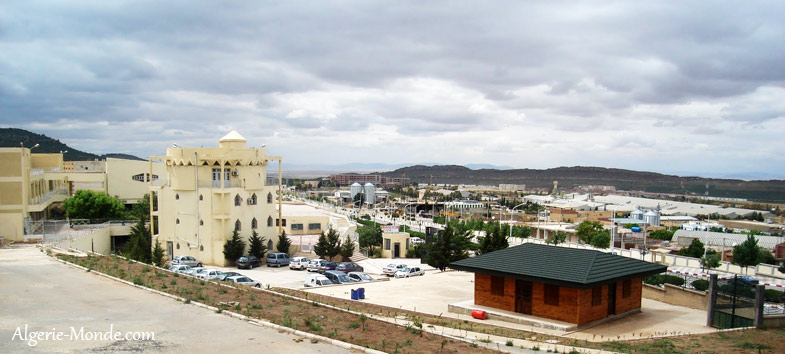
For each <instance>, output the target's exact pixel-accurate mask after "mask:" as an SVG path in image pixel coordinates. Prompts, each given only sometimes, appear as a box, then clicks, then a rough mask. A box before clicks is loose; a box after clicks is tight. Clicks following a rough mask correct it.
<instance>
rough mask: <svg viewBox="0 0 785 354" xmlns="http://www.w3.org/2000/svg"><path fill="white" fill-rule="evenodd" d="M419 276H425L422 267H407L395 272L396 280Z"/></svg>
mask: <svg viewBox="0 0 785 354" xmlns="http://www.w3.org/2000/svg"><path fill="white" fill-rule="evenodd" d="M417 275H419V276H423V275H425V272H423V271H422V269H420V267H406V268H403V269H401V270H399V271H397V272H395V277H396V278H409V277H413V276H417Z"/></svg>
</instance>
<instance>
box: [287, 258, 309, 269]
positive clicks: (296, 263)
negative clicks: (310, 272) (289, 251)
mask: <svg viewBox="0 0 785 354" xmlns="http://www.w3.org/2000/svg"><path fill="white" fill-rule="evenodd" d="M310 261H311V260H310V259H308V258H307V257H294V258H292V260H291V261H289V269H299V270H303V269H306V268H308V264H309V262H310Z"/></svg>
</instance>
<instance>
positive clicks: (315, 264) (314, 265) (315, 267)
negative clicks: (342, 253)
mask: <svg viewBox="0 0 785 354" xmlns="http://www.w3.org/2000/svg"><path fill="white" fill-rule="evenodd" d="M324 262H327V261H326V260H324V259H320V258H317V259H312V260H311V261H310V262H308V268H306V269H305V270H307V271H309V272H318V271H319V267H321V266H322V263H324Z"/></svg>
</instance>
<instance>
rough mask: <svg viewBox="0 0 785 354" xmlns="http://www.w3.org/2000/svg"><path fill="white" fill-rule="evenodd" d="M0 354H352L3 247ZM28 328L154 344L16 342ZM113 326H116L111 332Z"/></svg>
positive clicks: (35, 252) (35, 251)
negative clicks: (145, 335)
mask: <svg viewBox="0 0 785 354" xmlns="http://www.w3.org/2000/svg"><path fill="white" fill-rule="evenodd" d="M0 299H1V300H0V353H19V352H32V353H37V352H40V353H51V352H101V353H107V352H109V353H111V352H139V351H152V352H161V353H219V352H220V353H229V352H240V351H247V352H254V351H270V350H272V352H277V353H281V352H285V353H346V352H347V351H346V350H345V349H342V348H338V347H335V346H332V345H328V344H323V343H317V344H312V343H310V341H308V340H304V341H302V342H300V343H297V342H295V341H293V339H295V338H297V337H296V336H292V335H288V334H282V333H278V332H277V331H275V330H272V329H268V328H262V327H258V326H254V325H251V324H249V323H247V322H243V321H240V320H237V319H233V318H230V317H228V316H225V315H219V314H216V313H214V312H212V311H208V310H205V309H201V308H198V307H195V306H192V305H185V304H183V303H180V302H177V301H174V300H171V299H169V298H166V297H163V296H160V295H155V294H151V293H148V292H146V291H144V290H141V289H136V288H133V287H130V286H127V285H124V284H121V283H117V282H115V281H112V280H109V279H106V278H103V277H100V276H97V275H95V274H91V273H86V272H83V271H80V270H77V269H75V268H72V267H69V266H66V265H64V264H61V263H58V262H55V261H54V260H52V259H50V258H49V257H47V256H46V255H44V254H43V253H41V252H40V251H39V250H38V249H37V248H34V247H30V246H24V247H19V248H3V249H0ZM25 325H28V330H29V331H34V330H35V331H53V329H54V331H57V332H59V331H62V332H65V333H66V334H70V333H71V327H74V328H75V329H76V330H77V331H78V330H79V329H80V328H81V327H84V332H96V331H100V332H107V331H108V330H109V329H110V328H113V330H114V331H120V332H122V335H125V333H126V332H136V331H141V332H154V333H155V340H152V341H133V340H130V341H126V340H103V341H101V340H99V341H71V340H68V339H65V340H60V341H56V340H51V339H50V340H41V341H39V342H38V344H37V345H36V346H34V347H31V346H28V344H27V342H26V341H22V340H19V338H18V337H15V333H16V330H17V328H20V334H22V333H23V332H24V327H25ZM112 326H113V327H112Z"/></svg>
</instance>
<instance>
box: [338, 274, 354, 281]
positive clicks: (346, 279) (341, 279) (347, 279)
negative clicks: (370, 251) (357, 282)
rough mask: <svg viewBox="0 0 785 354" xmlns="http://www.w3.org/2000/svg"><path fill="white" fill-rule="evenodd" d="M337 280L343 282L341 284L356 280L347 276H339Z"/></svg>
mask: <svg viewBox="0 0 785 354" xmlns="http://www.w3.org/2000/svg"><path fill="white" fill-rule="evenodd" d="M337 278H338V281H339V282H341V283H343V282H352V281H354V279H352V278H349V277H347V276H346V275H338V276H337Z"/></svg>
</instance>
